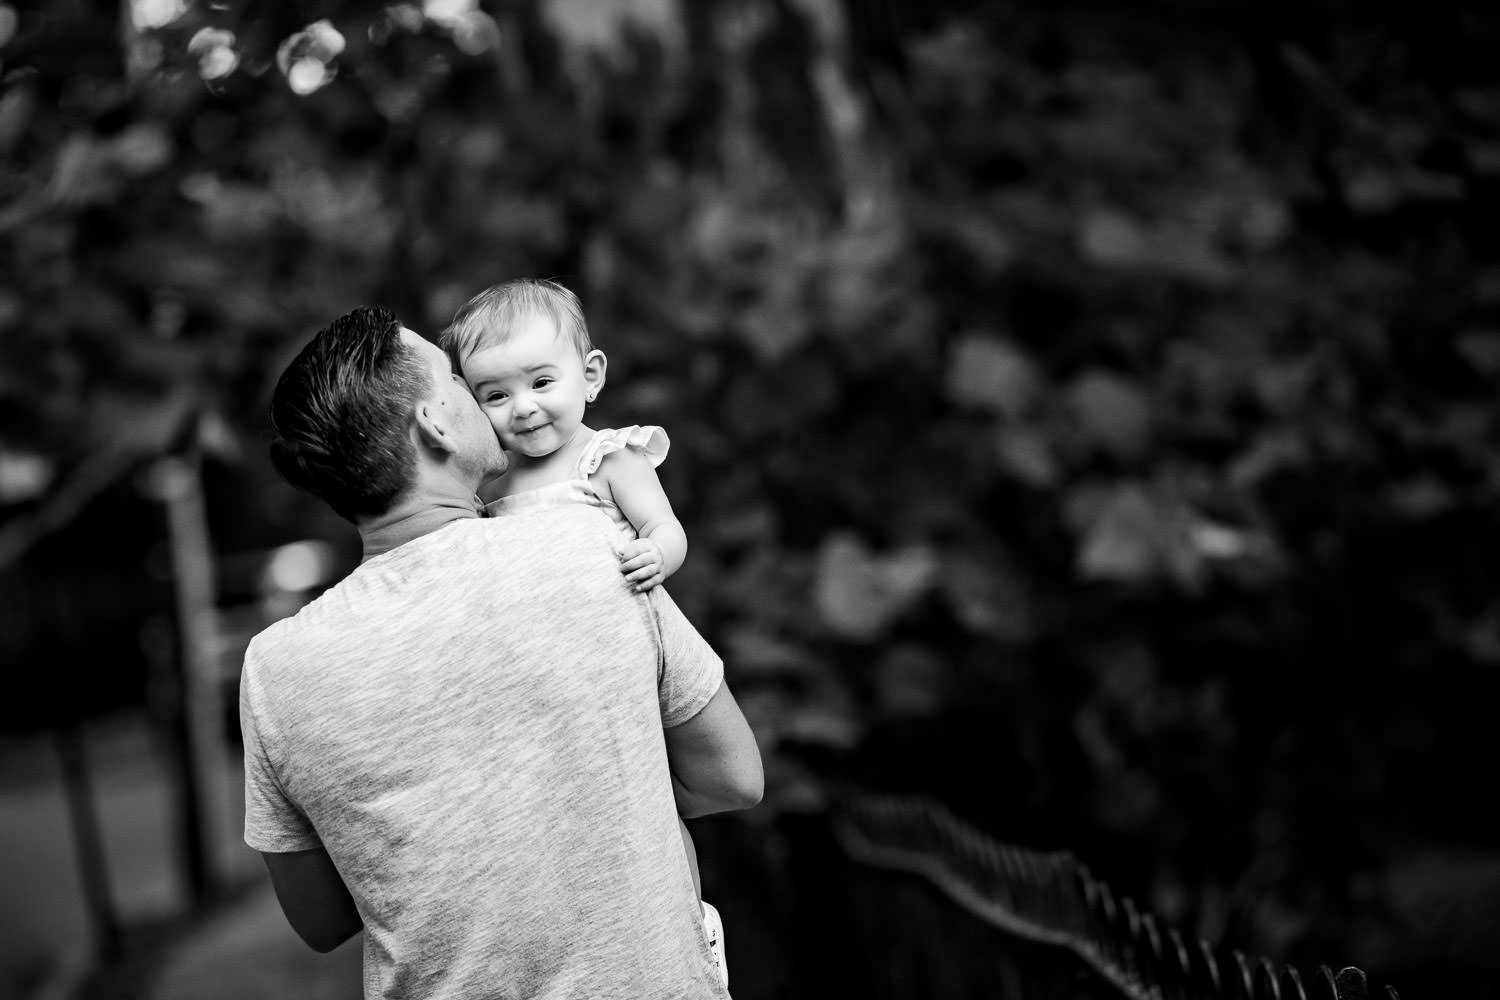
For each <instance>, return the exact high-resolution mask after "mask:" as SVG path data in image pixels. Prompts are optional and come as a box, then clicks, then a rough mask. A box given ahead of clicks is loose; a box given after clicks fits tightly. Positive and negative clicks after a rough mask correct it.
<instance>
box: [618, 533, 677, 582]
mask: <svg viewBox="0 0 1500 1000" xmlns="http://www.w3.org/2000/svg"><path fill="white" fill-rule="evenodd" d="M620 572H621V573H624V574H625V579H626V580H628V581H630V583H631V584H632V589H633V590H634V591H635V592H636V593H637V594H644V593H645V592H646V591H648V590H650V589H651V588H652V587H655V586H658V585H659V584H660V583H661V582H662V581H663V580H665V579H666V578H667V574H666V564H665V562H664V560H663V559H662V554H661V546H660V545H658V544H657V543H655V542H653V541H652V540H651V539H649V538H637V539H636V540H635V541H633V542H626V543H625V551H623V552H621V553H620Z"/></svg>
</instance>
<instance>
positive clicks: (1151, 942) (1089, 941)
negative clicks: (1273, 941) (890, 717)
mask: <svg viewBox="0 0 1500 1000" xmlns="http://www.w3.org/2000/svg"><path fill="white" fill-rule="evenodd" d="M832 819H833V834H834V839H835V842H836V844H837V847H838V850H839V852H840V853H842V854H843V855H845V856H846V857H847V858H848V859H849V860H850V861H852V862H853V863H854V864H855V865H856V866H858V867H859V868H861V869H863V871H862V872H861V873H860V874H859V876H858V877H855V878H850V879H848V880H846V881H847V886H848V892H849V894H850V899H849V907H848V911H847V919H849V920H850V921H851V922H852V923H853V924H854V925H855V926H854V927H853V928H852V933H853V934H854V935H855V936H856V937H857V938H859V939H860V944H859V948H858V951H859V952H860V953H862V954H863V955H865V956H869V961H870V963H872V964H871V966H870V967H869V968H866V969H865V970H863V972H862V975H863V976H864V979H865V981H864V982H862V983H861V987H862V989H863V990H864V991H866V993H867V995H875V996H883V995H886V996H892V997H895V996H923V997H932V998H946V997H974V998H980V997H1003V998H1006V1000H1029V998H1032V997H1043V996H1048V997H1050V996H1059V997H1063V996H1065V997H1070V998H1079V1000H1096V998H1097V1000H1105V998H1113V1000H1119V998H1120V997H1122V996H1123V997H1124V998H1126V1000H1369V993H1370V988H1369V986H1368V984H1367V981H1366V976H1365V973H1364V972H1363V971H1361V970H1360V969H1358V968H1355V967H1352V966H1348V967H1344V968H1342V969H1339V970H1338V971H1334V969H1333V968H1332V967H1330V966H1327V965H1319V966H1318V967H1317V968H1316V969H1315V970H1312V972H1311V974H1310V975H1306V976H1304V975H1303V973H1302V972H1300V971H1298V969H1296V968H1295V967H1293V966H1290V965H1278V964H1276V963H1272V962H1271V961H1269V960H1268V959H1265V958H1252V957H1249V956H1247V955H1245V954H1243V953H1242V952H1240V951H1238V950H1231V951H1229V952H1227V953H1220V952H1219V951H1218V950H1217V949H1215V948H1214V947H1213V946H1211V945H1209V944H1208V943H1207V942H1204V941H1202V940H1196V939H1188V938H1184V937H1183V936H1182V935H1181V934H1179V933H1178V932H1177V931H1176V930H1174V929H1172V928H1170V927H1166V926H1164V925H1163V923H1162V922H1161V921H1160V920H1158V919H1157V918H1156V917H1155V916H1153V915H1152V914H1150V913H1148V912H1145V911H1144V910H1142V909H1141V908H1140V907H1139V906H1137V905H1136V903H1135V902H1134V901H1133V900H1131V899H1130V898H1129V897H1127V896H1118V895H1116V894H1115V893H1114V892H1113V891H1112V890H1111V889H1110V887H1109V886H1108V885H1107V884H1106V883H1104V882H1102V881H1100V880H1099V879H1097V878H1095V877H1094V875H1093V874H1092V873H1091V872H1090V871H1089V869H1088V868H1087V867H1086V866H1085V865H1083V864H1081V863H1080V862H1079V861H1077V860H1076V859H1075V858H1074V857H1073V856H1072V855H1071V854H1069V853H1066V852H1060V853H1042V852H1037V851H1032V850H1027V849H1025V848H1021V847H1017V846H1014V845H1009V844H1002V843H998V842H996V841H994V840H992V839H990V838H988V837H987V836H985V835H984V834H982V833H981V832H979V831H977V830H975V829H974V828H972V827H970V826H968V825H966V824H965V823H963V822H962V821H961V820H959V819H957V818H956V817H954V816H953V815H952V814H951V813H950V812H948V811H947V810H946V809H944V808H943V807H942V806H940V805H938V804H936V803H934V802H932V801H930V800H927V799H922V798H910V797H894V796H882V795H871V794H867V793H862V792H851V791H845V792H844V793H842V794H840V795H839V796H837V798H836V804H835V808H834V809H833V811H832ZM1383 993H1384V997H1383V998H1381V1000H1400V998H1399V996H1398V994H1397V993H1396V991H1395V990H1394V989H1393V988H1391V987H1389V986H1386V987H1384V988H1383Z"/></svg>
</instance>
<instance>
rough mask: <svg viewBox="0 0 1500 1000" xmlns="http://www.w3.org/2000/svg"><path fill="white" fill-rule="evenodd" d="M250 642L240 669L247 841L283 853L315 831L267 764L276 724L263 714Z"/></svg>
mask: <svg viewBox="0 0 1500 1000" xmlns="http://www.w3.org/2000/svg"><path fill="white" fill-rule="evenodd" d="M254 649H255V647H254V645H253V644H252V645H251V649H250V651H248V652H247V653H246V654H245V667H244V670H243V671H242V672H241V674H240V733H241V736H242V737H243V740H244V746H245V843H246V844H248V845H250V847H252V848H254V849H255V850H257V851H263V852H267V853H281V852H286V851H305V850H308V849H310V848H313V847H317V846H319V844H320V843H321V841H319V839H318V835H317V833H316V831H314V830H313V826H312V824H311V823H310V822H308V819H307V817H306V815H304V814H303V812H302V810H301V809H300V808H298V806H297V804H296V803H295V802H293V801H292V799H291V797H290V796H288V795H287V793H286V789H285V788H284V787H283V786H282V783H281V779H280V778H279V777H278V776H277V774H276V769H275V767H274V766H273V765H272V763H271V758H270V747H271V746H274V745H275V729H274V727H273V726H272V725H271V724H270V722H269V721H268V720H267V719H266V717H265V711H264V706H263V705H262V703H261V698H260V695H261V691H260V687H259V684H258V683H257V678H258V672H257V671H256V669H255V664H254V659H253V657H254Z"/></svg>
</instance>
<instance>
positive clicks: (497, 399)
mask: <svg viewBox="0 0 1500 1000" xmlns="http://www.w3.org/2000/svg"><path fill="white" fill-rule="evenodd" d="M484 401H485V402H486V403H503V402H504V401H505V393H503V392H491V393H486V394H485V397H484Z"/></svg>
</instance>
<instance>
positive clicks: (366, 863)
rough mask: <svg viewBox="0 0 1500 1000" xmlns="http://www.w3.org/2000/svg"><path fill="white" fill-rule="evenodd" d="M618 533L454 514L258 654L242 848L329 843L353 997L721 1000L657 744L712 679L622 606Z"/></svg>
mask: <svg viewBox="0 0 1500 1000" xmlns="http://www.w3.org/2000/svg"><path fill="white" fill-rule="evenodd" d="M610 531H611V529H610V525H609V522H608V519H607V518H605V517H604V516H603V515H602V514H600V513H599V512H598V511H597V510H594V509H592V508H586V507H576V506H575V507H569V508H563V509H560V510H553V511H547V512H541V513H537V514H533V515H527V516H524V517H516V518H506V519H500V520H493V521H491V520H469V521H460V522H457V523H455V524H452V525H450V526H448V527H445V528H442V529H440V530H438V531H435V532H433V533H431V534H429V535H425V536H423V537H421V538H418V539H416V540H415V541H412V542H409V543H407V544H405V545H402V546H400V547H399V548H397V549H395V550H394V551H391V552H389V553H386V554H385V555H382V556H379V557H377V558H375V559H373V560H371V561H370V562H368V563H366V564H365V565H363V566H361V567H360V568H359V569H358V570H357V571H355V573H353V574H352V575H351V576H350V577H349V578H348V579H347V580H345V581H343V582H341V583H340V584H339V585H337V586H336V587H334V588H332V589H331V590H330V591H328V592H327V593H326V594H325V595H324V596H323V597H321V598H319V599H318V600H317V601H315V602H314V603H313V604H311V605H309V606H308V607H307V608H306V609H304V610H303V611H302V612H301V613H299V614H298V615H297V616H295V617H294V618H293V619H289V620H287V621H284V622H281V623H278V624H277V625H275V626H272V627H271V628H270V629H268V630H267V631H266V632H265V633H263V634H262V635H261V636H259V637H257V639H256V640H255V642H254V643H252V645H251V647H250V650H249V652H248V653H247V655H246V663H245V672H244V678H243V681H242V691H241V716H242V723H243V728H244V730H245V738H246V800H247V819H246V840H247V842H248V843H249V844H250V845H251V846H252V847H254V848H256V849H258V850H261V851H266V852H285V851H300V850H306V849H309V848H313V847H316V846H319V845H320V844H321V846H323V847H325V848H326V849H327V851H328V853H329V855H330V856H331V857H332V859H333V861H334V863H335V864H336V865H337V866H338V868H339V871H340V874H341V875H342V877H343V880H344V881H345V883H346V884H347V885H348V887H349V889H350V891H351V892H352V894H353V896H354V898H355V900H356V902H357V904H358V906H359V909H360V912H361V916H362V917H363V919H364V921H365V929H366V938H365V948H366V954H365V958H366V961H365V980H366V981H365V991H366V995H367V996H371V997H380V996H401V997H418V996H420V997H465V998H468V997H502V996H504V997H510V996H515V997H532V996H535V997H595V996H643V997H644V996H658V995H660V996H667V995H671V996H703V997H712V996H723V995H724V994H723V992H722V990H720V988H719V987H718V986H717V982H716V976H715V973H714V970H713V967H712V960H711V958H710V956H709V953H708V949H707V945H706V943H705V942H704V940H703V937H702V932H701V929H700V926H699V911H698V908H697V903H696V900H695V898H694V894H693V890H692V885H691V880H690V876H689V874H688V869H687V865H686V860H685V856H684V854H683V851H682V845H681V840H680V837H679V836H678V833H677V825H676V819H675V806H674V802H673V796H672V787H671V782H670V777H669V774H668V770H667V760H666V751H665V744H664V740H663V737H662V727H663V725H664V724H665V725H673V724H676V723H679V722H683V721H685V720H687V719H688V718H691V717H692V716H693V715H694V714H695V713H696V712H697V711H698V710H699V709H701V708H702V707H703V705H704V704H706V703H707V702H708V701H709V699H710V698H711V697H712V696H713V694H714V692H715V691H716V690H717V689H718V685H719V682H720V679H721V676H722V668H721V665H720V664H719V661H718V659H717V657H715V656H714V655H713V653H712V651H711V650H710V649H709V648H708V647H707V645H706V644H704V643H703V641H702V639H701V638H699V637H698V636H697V635H696V633H695V632H693V631H692V630H691V628H690V627H689V626H687V624H686V622H685V621H684V620H683V619H682V618H681V616H680V615H679V614H677V613H676V609H675V608H673V607H671V605H670V599H668V598H667V597H666V595H665V594H663V593H661V591H660V589H658V590H657V591H655V592H653V596H652V597H651V598H649V599H647V598H642V597H639V596H636V595H632V594H631V593H630V592H629V589H628V587H627V585H626V584H625V582H624V580H623V577H622V576H621V574H620V572H619V569H618V564H617V562H616V560H615V556H614V554H613V551H612V549H611V545H612V544H614V543H613V541H612V536H611V534H610ZM658 625H660V628H661V630H662V631H661V632H660V633H658ZM663 646H665V648H666V654H667V655H666V661H667V667H666V669H665V671H664V672H660V673H659V670H660V668H661V667H662V662H663V655H662V654H663ZM304 817H305V819H304Z"/></svg>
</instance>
